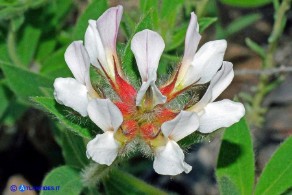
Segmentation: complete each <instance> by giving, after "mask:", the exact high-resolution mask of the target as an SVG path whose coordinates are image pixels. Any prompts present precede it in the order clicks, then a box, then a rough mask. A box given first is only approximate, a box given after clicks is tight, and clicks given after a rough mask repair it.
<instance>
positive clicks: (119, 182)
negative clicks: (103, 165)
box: [105, 169, 167, 195]
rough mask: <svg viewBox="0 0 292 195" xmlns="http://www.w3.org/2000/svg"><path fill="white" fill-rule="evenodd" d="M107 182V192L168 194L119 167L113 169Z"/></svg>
mask: <svg viewBox="0 0 292 195" xmlns="http://www.w3.org/2000/svg"><path fill="white" fill-rule="evenodd" d="M105 183H106V192H107V194H120V195H122V194H125V195H126V194H133V195H134V194H159V195H163V194H165V195H166V194H167V193H166V192H164V191H162V190H160V189H158V188H156V187H154V186H152V185H149V184H147V183H145V182H144V181H142V180H140V179H138V178H136V177H134V176H132V175H130V174H128V173H126V172H124V171H121V170H119V169H113V170H111V171H110V175H109V178H108V179H107V180H106V182H105Z"/></svg>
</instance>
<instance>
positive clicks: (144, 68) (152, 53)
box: [131, 29, 165, 82]
mask: <svg viewBox="0 0 292 195" xmlns="http://www.w3.org/2000/svg"><path fill="white" fill-rule="evenodd" d="M164 47H165V44H164V41H163V39H162V37H161V36H160V35H159V34H158V33H156V32H154V31H151V30H148V29H146V30H143V31H141V32H138V33H137V34H135V35H134V37H133V39H132V42H131V50H132V51H133V53H134V56H135V59H136V62H137V66H138V69H139V72H140V75H141V78H142V81H143V82H147V81H148V80H153V81H156V71H157V68H158V64H159V59H160V57H161V54H162V52H163V50H164Z"/></svg>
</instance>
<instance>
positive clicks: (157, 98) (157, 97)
mask: <svg viewBox="0 0 292 195" xmlns="http://www.w3.org/2000/svg"><path fill="white" fill-rule="evenodd" d="M149 87H150V89H149V90H151V94H152V97H151V98H153V106H156V105H158V104H163V103H165V102H166V97H165V96H164V95H162V93H161V92H160V91H159V89H158V88H157V86H156V85H155V82H154V81H151V80H148V81H147V82H143V83H142V86H141V88H140V89H139V91H138V93H137V97H136V106H140V105H141V103H142V100H143V97H144V95H145V93H146V91H147V90H148V88H149Z"/></svg>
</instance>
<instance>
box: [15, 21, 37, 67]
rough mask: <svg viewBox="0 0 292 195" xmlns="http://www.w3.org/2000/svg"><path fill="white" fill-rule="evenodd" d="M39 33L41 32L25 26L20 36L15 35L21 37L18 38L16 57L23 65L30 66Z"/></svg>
mask: <svg viewBox="0 0 292 195" xmlns="http://www.w3.org/2000/svg"><path fill="white" fill-rule="evenodd" d="M41 32H42V31H41V29H39V28H36V27H34V26H31V25H26V26H25V28H24V30H23V33H22V34H21V33H17V35H22V36H21V37H18V39H19V42H18V44H17V55H18V57H19V60H21V62H22V64H23V65H25V66H29V65H30V63H31V61H32V59H33V56H34V55H35V52H36V49H37V46H38V42H39V39H40V36H41Z"/></svg>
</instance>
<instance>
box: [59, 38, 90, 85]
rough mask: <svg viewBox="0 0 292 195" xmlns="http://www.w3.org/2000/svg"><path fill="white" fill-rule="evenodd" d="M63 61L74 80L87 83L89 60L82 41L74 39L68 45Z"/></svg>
mask: <svg viewBox="0 0 292 195" xmlns="http://www.w3.org/2000/svg"><path fill="white" fill-rule="evenodd" d="M65 61H66V63H67V65H68V67H69V68H70V70H71V72H72V74H73V75H74V77H75V78H76V80H77V81H79V82H80V83H82V84H84V85H85V84H87V83H88V80H89V66H90V61H89V56H88V54H87V51H86V49H85V47H84V46H83V42H82V41H74V42H73V43H71V44H70V45H69V46H68V48H67V49H66V52H65Z"/></svg>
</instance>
